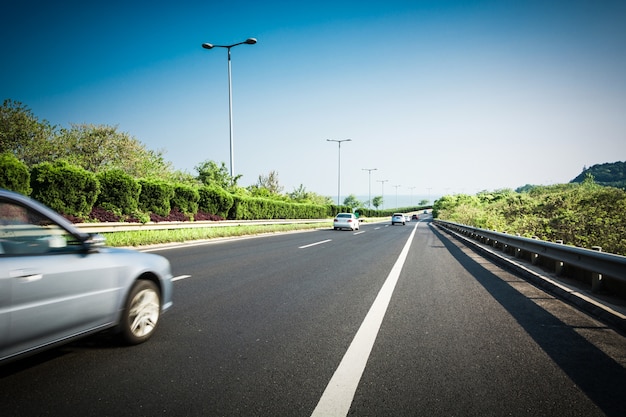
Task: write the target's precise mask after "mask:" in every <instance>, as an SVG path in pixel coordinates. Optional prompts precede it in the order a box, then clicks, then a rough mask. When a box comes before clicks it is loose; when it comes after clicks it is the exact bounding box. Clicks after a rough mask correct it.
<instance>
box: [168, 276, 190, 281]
mask: <svg viewBox="0 0 626 417" xmlns="http://www.w3.org/2000/svg"><path fill="white" fill-rule="evenodd" d="M187 278H191V275H179V276H177V277H174V278H172V282H174V281H180V280H181V279H187Z"/></svg>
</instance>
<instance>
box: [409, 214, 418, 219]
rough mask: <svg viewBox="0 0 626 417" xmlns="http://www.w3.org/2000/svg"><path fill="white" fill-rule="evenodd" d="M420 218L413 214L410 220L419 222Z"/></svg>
mask: <svg viewBox="0 0 626 417" xmlns="http://www.w3.org/2000/svg"><path fill="white" fill-rule="evenodd" d="M419 219H420V218H419V217H418V215H417V214H414V215H412V216H411V220H419Z"/></svg>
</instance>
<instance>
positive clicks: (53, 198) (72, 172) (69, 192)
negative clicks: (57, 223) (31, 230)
mask: <svg viewBox="0 0 626 417" xmlns="http://www.w3.org/2000/svg"><path fill="white" fill-rule="evenodd" d="M30 186H31V188H32V190H33V191H32V193H31V196H32V197H33V198H34V199H35V200H38V201H39V202H41V203H43V204H45V205H47V206H48V207H50V208H52V209H54V210H56V211H58V212H60V213H63V214H68V215H74V216H78V217H81V216H87V215H88V214H89V213H90V212H91V209H92V208H93V205H94V203H95V202H96V198H97V196H98V193H99V192H100V184H99V182H98V179H97V178H96V175H95V174H93V173H91V172H89V171H86V170H84V169H82V168H80V167H77V166H74V165H70V164H69V163H67V162H65V161H62V160H60V161H57V162H55V163H50V162H43V163H41V164H38V165H35V166H33V168H32V170H31V175H30Z"/></svg>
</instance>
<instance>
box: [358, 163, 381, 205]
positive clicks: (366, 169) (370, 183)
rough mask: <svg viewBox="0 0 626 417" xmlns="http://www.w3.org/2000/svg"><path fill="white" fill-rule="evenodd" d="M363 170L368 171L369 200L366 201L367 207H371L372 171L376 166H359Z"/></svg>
mask: <svg viewBox="0 0 626 417" xmlns="http://www.w3.org/2000/svg"><path fill="white" fill-rule="evenodd" d="M361 169H362V170H363V171H369V176H370V180H369V193H370V195H369V200H368V202H367V208H370V209H371V208H372V171H376V169H377V168H361Z"/></svg>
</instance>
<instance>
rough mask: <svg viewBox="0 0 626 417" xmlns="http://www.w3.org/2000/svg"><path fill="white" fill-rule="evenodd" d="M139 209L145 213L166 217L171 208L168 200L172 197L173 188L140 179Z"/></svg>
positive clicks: (158, 181)
mask: <svg viewBox="0 0 626 417" xmlns="http://www.w3.org/2000/svg"><path fill="white" fill-rule="evenodd" d="M139 185H140V186H141V192H140V193H139V209H140V210H142V211H146V212H151V213H154V214H158V215H159V216H164V217H166V216H168V215H169V214H170V210H171V206H170V200H171V199H172V197H174V187H173V186H172V185H171V184H169V183H167V182H165V181H161V180H157V179H140V180H139Z"/></svg>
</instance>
